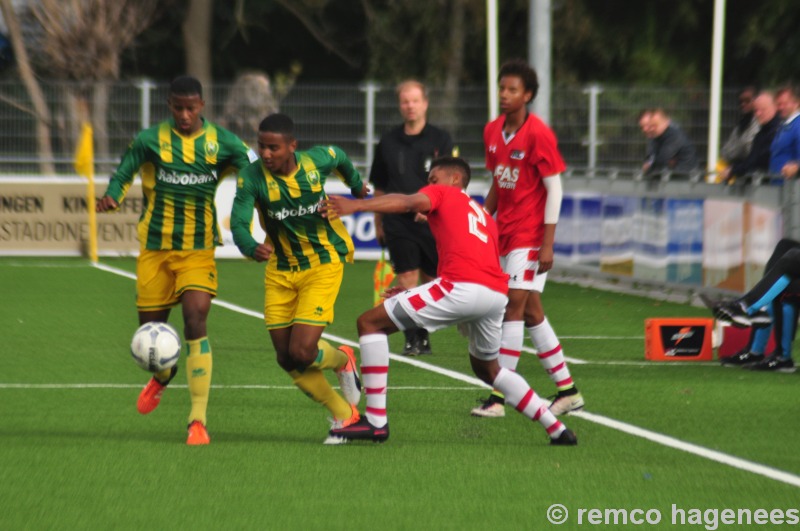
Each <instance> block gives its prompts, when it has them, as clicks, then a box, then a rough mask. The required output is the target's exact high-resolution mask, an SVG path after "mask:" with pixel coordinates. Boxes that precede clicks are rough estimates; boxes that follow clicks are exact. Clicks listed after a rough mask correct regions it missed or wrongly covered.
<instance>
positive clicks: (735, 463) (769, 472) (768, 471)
mask: <svg viewBox="0 0 800 531" xmlns="http://www.w3.org/2000/svg"><path fill="white" fill-rule="evenodd" d="M93 265H94V267H97V268H98V269H101V270H103V271H107V272H109V273H114V274H116V275H121V276H123V277H127V278H131V279H133V280H136V275H134V274H133V273H129V272H127V271H123V270H121V269H117V268H115V267H110V266H107V265H104V264H99V263H96V264H93ZM213 303H214V304H216V305H217V306H221V307H223V308H227V309H229V310H231V311H234V312H238V313H242V314H244V315H249V316H252V317H256V318H258V319H263V317H264V316H263V314H262V313H260V312H255V311H253V310H248V309H247V308H243V307H241V306H238V305H236V304H231V303H229V302H225V301H221V300H219V299H214V301H213ZM323 337H325V338H326V339H331V340H333V341H336V342H337V343H341V344H344V345H349V346H353V347H358V342H355V341H352V340H349V339H345V338H343V337H338V336H335V335H332V334H323ZM528 350H532V349H528ZM389 357H390V358H391V359H392V360H394V361H398V362H400V363H407V364H408V365H413V366H414V367H418V368H420V369H425V370H427V371H431V372H435V373H438V374H441V375H443V376H447V377H448V378H452V379H454V380H458V381H461V382H465V383H469V384H472V385H475V386H476V387H483V388H485V389H490V388H491V386H490V385H487V384H485V383H483V382H482V381H481V380H479V379H477V378H475V377H473V376H467V375H466V374H462V373H460V372H456V371H451V370H449V369H443V368H441V367H437V366H436V365H431V364H430V363H425V362H422V361H418V360H415V359H411V358H406V357H403V356H398V355H396V354H389ZM581 361H583V360H581ZM578 363H580V362H578ZM583 363H588V362H586V361H583ZM231 387H232V386H231ZM253 388H256V387H255V386H253ZM571 416H574V417H578V418H581V419H584V420H587V421H589V422H593V423H595V424H599V425H601V426H605V427H607V428H611V429H613V430H617V431H621V432H623V433H627V434H628V435H633V436H635V437H641V438H642V439H647V440H648V441H651V442H654V443H657V444H660V445H662V446H667V447H669V448H675V449H676V450H681V451H684V452H688V453H690V454H694V455H697V456H700V457H704V458H706V459H709V460H711V461H716V462H718V463H721V464H723V465H727V466H730V467H732V468H738V469H740V470H744V471H746V472H751V473H753V474H757V475H760V476H764V477H766V478H768V479H772V480H774V481H779V482H781V483H786V484H788V485H792V486H795V487H800V476H798V475H796V474H791V473H789V472H785V471H783V470H778V469H777V468H772V467H768V466H765V465H761V464H759V463H756V462H753V461H748V460H746V459H741V458H739V457H736V456H733V455H730V454H726V453H723V452H717V451H716V450H711V449H709V448H705V447H703V446H699V445H697V444H692V443H688V442H684V441H681V440H680V439H676V438H674V437H670V436H668V435H663V434H661V433H658V432H654V431H650V430H647V429H644V428H640V427H638V426H634V425H633V424H628V423H626V422H622V421H619V420H614V419H612V418H609V417H604V416H603V415H596V414H594V413H589V412H587V411H576V412H574V413H571Z"/></svg>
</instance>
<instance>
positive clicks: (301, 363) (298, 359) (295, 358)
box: [289, 344, 319, 368]
mask: <svg viewBox="0 0 800 531" xmlns="http://www.w3.org/2000/svg"><path fill="white" fill-rule="evenodd" d="M317 354H319V349H318V348H317V346H316V344H314V345H311V346H308V345H292V346H290V347H289V358H290V359H291V360H292V363H294V364H295V366H296V367H300V368H305V367H308V366H309V365H311V364H312V363H314V360H316V359H317Z"/></svg>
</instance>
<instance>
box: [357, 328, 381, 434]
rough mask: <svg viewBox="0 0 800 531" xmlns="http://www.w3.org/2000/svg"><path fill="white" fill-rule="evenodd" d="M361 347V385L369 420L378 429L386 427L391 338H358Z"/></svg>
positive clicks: (371, 335)
mask: <svg viewBox="0 0 800 531" xmlns="http://www.w3.org/2000/svg"><path fill="white" fill-rule="evenodd" d="M358 343H359V345H360V346H361V384H362V385H363V387H364V394H366V395H367V408H366V412H367V420H368V421H369V423H370V424H372V425H373V426H375V427H376V428H382V427H383V426H386V423H387V422H388V419H387V417H386V386H387V385H388V381H389V338H388V337H387V336H386V334H367V335H365V336H361V337H359V338H358Z"/></svg>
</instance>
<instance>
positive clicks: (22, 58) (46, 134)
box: [0, 0, 56, 175]
mask: <svg viewBox="0 0 800 531" xmlns="http://www.w3.org/2000/svg"><path fill="white" fill-rule="evenodd" d="M0 11H2V13H3V19H5V22H6V26H7V27H8V33H9V37H10V39H11V45H12V46H13V47H14V56H15V57H16V60H17V68H18V69H19V75H20V77H21V78H22V81H23V83H25V88H26V89H27V90H28V96H29V97H30V99H31V103H32V104H33V108H34V112H35V113H36V116H35V117H36V144H37V155H38V157H39V172H40V173H41V174H42V175H55V174H56V167H55V164H54V162H53V144H52V142H51V140H50V124H51V122H52V119H51V116H50V109H49V108H48V107H47V102H46V101H45V99H44V93H43V92H42V88H41V87H40V86H39V82H38V81H37V80H36V76H35V75H34V73H33V68H32V67H31V63H30V60H29V59H28V52H27V50H26V49H25V43H24V42H23V40H22V31H21V29H20V24H19V19H18V18H17V14H16V13H15V12H14V8H13V7H12V6H11V0H0Z"/></svg>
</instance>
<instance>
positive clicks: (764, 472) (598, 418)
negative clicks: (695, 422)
mask: <svg viewBox="0 0 800 531" xmlns="http://www.w3.org/2000/svg"><path fill="white" fill-rule="evenodd" d="M570 416H574V417H579V418H582V419H584V420H588V421H589V422H594V423H595V424H600V425H601V426H605V427H607V428H611V429H614V430H617V431H621V432H623V433H627V434H629V435H633V436H635V437H641V438H642V439H647V440H648V441H652V442H654V443H658V444H660V445H663V446H668V447H670V448H675V449H676V450H681V451H683V452H687V453H690V454H694V455H697V456H700V457H705V458H706V459H709V460H711V461H716V462H718V463H722V464H723V465H728V466H730V467H733V468H738V469H740V470H744V471H746V472H751V473H753V474H758V475H759V476H764V477H766V478H768V479H773V480H775V481H780V482H782V483H786V484H789V485H792V486H795V487H800V476H797V475H795V474H791V473H789V472H784V471H783V470H778V469H777V468H772V467H769V466H766V465H762V464H759V463H756V462H754V461H748V460H746V459H741V458H739V457H736V456H734V455H730V454H726V453H723V452H718V451H716V450H711V449H709V448H706V447H704V446H699V445H697V444H692V443H688V442H685V441H681V440H680V439H676V438H674V437H670V436H669V435H663V434H661V433H658V432H654V431H650V430H646V429H644V428H640V427H638V426H634V425H633V424H628V423H627V422H621V421H619V420H614V419H612V418H608V417H604V416H602V415H595V414H594V413H589V412H587V411H576V412H574V413H570Z"/></svg>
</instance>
